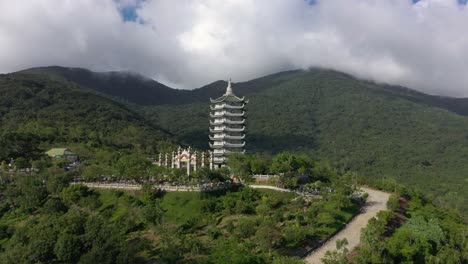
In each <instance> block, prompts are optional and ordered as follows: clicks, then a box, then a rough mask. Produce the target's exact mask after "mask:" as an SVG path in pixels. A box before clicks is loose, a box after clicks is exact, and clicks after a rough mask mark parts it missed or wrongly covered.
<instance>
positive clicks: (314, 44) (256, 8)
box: [0, 0, 468, 97]
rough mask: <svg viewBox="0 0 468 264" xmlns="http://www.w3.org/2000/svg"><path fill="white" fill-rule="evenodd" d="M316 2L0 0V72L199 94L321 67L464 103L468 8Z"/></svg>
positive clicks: (440, 2) (429, 0)
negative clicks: (39, 71) (71, 76)
mask: <svg viewBox="0 0 468 264" xmlns="http://www.w3.org/2000/svg"><path fill="white" fill-rule="evenodd" d="M310 2H311V1H304V0H223V1H219V0H181V1H173V0H166V1H157V0H146V1H137V0H120V1H115V0H114V1H113V0H99V1H96V0H61V1H58V0H15V1H8V0H0V72H12V71H16V70H21V69H25V68H30V67H36V66H46V65H62V66H72V67H85V68H89V69H92V70H97V71H108V70H126V71H134V72H138V73H141V74H143V75H146V76H149V77H152V78H154V79H156V80H158V81H162V82H163V83H166V84H168V85H171V86H174V87H178V88H195V87H199V86H202V85H205V84H207V83H210V82H212V81H214V80H218V79H227V78H229V77H232V78H233V80H234V81H245V80H248V79H252V78H256V77H259V76H263V75H267V74H271V73H275V72H278V71H282V70H290V69H296V68H303V69H306V68H308V67H311V66H314V67H326V68H331V69H335V70H339V71H344V72H347V73H350V74H353V75H355V76H357V77H360V78H366V79H371V80H375V81H378V82H385V83H391V84H400V85H405V86H409V87H411V88H414V89H417V90H420V91H424V92H427V93H431V94H440V95H449V96H459V97H460V96H468V74H467V73H468V52H467V49H468V30H467V29H466V26H467V25H468V10H467V9H466V7H465V5H463V4H459V3H458V1H457V0H453V1H452V0H421V1H418V2H416V3H413V1H412V0H392V1H380V0H353V1H349V0H317V1H313V2H314V3H313V4H310ZM123 11H125V12H123ZM122 13H124V14H125V16H123V15H122ZM129 14H130V15H129ZM124 18H125V19H124Z"/></svg>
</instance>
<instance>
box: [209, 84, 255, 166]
mask: <svg viewBox="0 0 468 264" xmlns="http://www.w3.org/2000/svg"><path fill="white" fill-rule="evenodd" d="M210 100H211V106H210V109H211V112H210V148H211V149H212V150H213V151H212V153H213V167H214V168H220V167H223V166H225V165H226V161H227V158H228V156H229V154H230V153H232V152H241V153H244V152H245V150H244V146H245V141H244V139H245V124H244V123H245V117H244V114H245V111H244V107H245V105H246V104H247V103H248V100H246V99H245V97H242V98H239V97H237V96H236V95H235V94H234V92H233V91H232V84H231V80H229V82H228V86H227V88H226V93H225V94H224V95H223V96H221V97H219V98H217V99H214V100H213V99H211V98H210Z"/></svg>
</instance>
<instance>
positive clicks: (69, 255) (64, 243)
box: [54, 233, 82, 263]
mask: <svg viewBox="0 0 468 264" xmlns="http://www.w3.org/2000/svg"><path fill="white" fill-rule="evenodd" d="M81 247H82V244H81V241H80V239H79V238H78V236H76V235H72V234H67V233H63V234H61V235H59V237H58V239H57V242H56V243H55V246H54V253H55V255H56V256H57V258H58V259H59V260H60V261H63V262H65V263H75V262H76V261H77V260H78V259H79V257H80V255H81Z"/></svg>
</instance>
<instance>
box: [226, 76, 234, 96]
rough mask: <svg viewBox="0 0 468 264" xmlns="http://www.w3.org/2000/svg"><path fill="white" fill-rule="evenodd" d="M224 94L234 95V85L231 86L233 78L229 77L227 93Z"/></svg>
mask: <svg viewBox="0 0 468 264" xmlns="http://www.w3.org/2000/svg"><path fill="white" fill-rule="evenodd" d="M224 95H234V92H233V91H232V86H231V78H229V81H228V86H227V88H226V93H225V94H224Z"/></svg>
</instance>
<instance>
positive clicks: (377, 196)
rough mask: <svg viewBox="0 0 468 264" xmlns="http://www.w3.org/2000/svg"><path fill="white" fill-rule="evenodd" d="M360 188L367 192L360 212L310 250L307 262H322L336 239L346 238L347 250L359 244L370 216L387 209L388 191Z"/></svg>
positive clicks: (334, 246) (334, 247)
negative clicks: (334, 233)
mask: <svg viewBox="0 0 468 264" xmlns="http://www.w3.org/2000/svg"><path fill="white" fill-rule="evenodd" d="M361 190H363V191H365V192H367V193H368V194H369V197H368V198H367V202H366V204H365V205H364V207H363V208H362V213H360V214H359V215H357V216H356V217H354V219H353V220H352V221H351V222H350V223H349V224H348V225H347V226H346V227H345V228H344V229H343V230H341V231H340V232H338V233H337V234H336V235H335V236H334V237H332V238H331V239H329V240H328V241H327V242H326V243H325V244H323V245H322V246H321V247H320V248H318V249H316V250H314V251H312V253H311V254H310V255H308V256H307V257H306V258H305V261H306V262H307V263H310V264H319V263H322V261H321V259H322V258H323V257H324V256H325V253H326V252H327V251H329V250H330V251H333V250H336V241H337V240H341V239H344V238H346V239H347V240H348V245H347V248H348V249H349V251H352V250H353V249H354V248H355V247H356V246H357V245H359V240H360V235H361V229H363V228H364V227H365V226H366V225H367V222H369V220H370V219H371V218H372V217H374V216H376V215H377V213H378V212H379V211H382V210H387V201H388V198H389V197H390V194H389V193H386V192H382V191H378V190H374V189H370V188H366V187H361Z"/></svg>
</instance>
